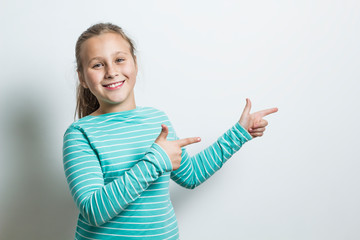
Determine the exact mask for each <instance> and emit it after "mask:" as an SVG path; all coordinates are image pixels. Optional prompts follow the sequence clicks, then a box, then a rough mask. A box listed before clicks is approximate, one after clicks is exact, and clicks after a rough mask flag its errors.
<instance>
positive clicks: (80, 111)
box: [75, 23, 136, 118]
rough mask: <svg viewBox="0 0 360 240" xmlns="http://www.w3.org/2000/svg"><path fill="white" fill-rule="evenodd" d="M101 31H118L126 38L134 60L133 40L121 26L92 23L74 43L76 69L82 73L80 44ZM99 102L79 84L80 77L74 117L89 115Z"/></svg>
mask: <svg viewBox="0 0 360 240" xmlns="http://www.w3.org/2000/svg"><path fill="white" fill-rule="evenodd" d="M103 33H118V34H120V35H121V36H122V37H123V38H124V40H126V41H127V42H128V43H129V45H130V53H131V55H132V57H133V59H134V60H135V59H136V58H135V51H136V49H135V46H134V43H133V41H132V40H131V39H130V38H129V37H128V36H127V35H126V34H125V33H124V31H123V30H122V28H121V27H119V26H117V25H115V24H112V23H98V24H94V25H92V26H91V27H89V28H88V29H87V30H86V31H84V32H83V33H82V34H81V35H80V37H79V38H78V40H77V42H76V45H75V57H76V65H77V69H76V70H77V71H78V72H79V73H80V74H82V75H83V71H84V69H83V65H82V61H81V56H80V52H81V46H82V44H83V43H84V42H85V41H86V40H88V39H89V38H92V37H94V36H99V35H101V34H103ZM99 106H100V105H99V102H98V100H97V99H96V97H95V96H94V95H93V94H92V93H91V92H90V90H89V89H88V88H84V87H83V86H82V85H81V82H80V79H79V82H78V85H77V90H76V109H75V117H76V114H77V116H78V118H82V117H85V116H87V115H89V114H90V113H92V112H94V111H95V110H96V109H98V108H99Z"/></svg>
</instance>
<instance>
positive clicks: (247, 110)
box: [241, 98, 251, 116]
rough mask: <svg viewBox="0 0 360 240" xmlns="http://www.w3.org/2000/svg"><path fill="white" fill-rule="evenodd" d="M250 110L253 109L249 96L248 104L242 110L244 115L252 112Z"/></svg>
mask: <svg viewBox="0 0 360 240" xmlns="http://www.w3.org/2000/svg"><path fill="white" fill-rule="evenodd" d="M250 110H251V101H250V99H249V98H247V99H246V105H245V108H244V111H243V112H242V114H241V115H242V116H246V115H249V114H250Z"/></svg>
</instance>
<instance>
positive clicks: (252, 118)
mask: <svg viewBox="0 0 360 240" xmlns="http://www.w3.org/2000/svg"><path fill="white" fill-rule="evenodd" d="M250 109H251V102H250V99H248V98H247V99H246V106H245V108H244V111H243V113H242V115H241V117H240V120H239V123H240V125H241V126H242V127H243V128H245V129H246V130H247V131H248V132H249V133H250V135H251V136H252V137H254V138H255V137H261V136H262V135H263V133H264V131H265V127H266V126H267V125H268V122H267V121H266V120H265V119H262V118H263V117H265V116H266V115H269V114H271V113H275V112H277V111H278V108H269V109H266V110H262V111H258V112H255V113H252V114H250Z"/></svg>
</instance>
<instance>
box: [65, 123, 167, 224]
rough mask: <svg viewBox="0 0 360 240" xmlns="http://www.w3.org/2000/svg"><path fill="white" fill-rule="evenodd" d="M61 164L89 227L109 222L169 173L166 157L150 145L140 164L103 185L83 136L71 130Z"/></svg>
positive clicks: (156, 145) (75, 129) (95, 158)
mask: <svg viewBox="0 0 360 240" xmlns="http://www.w3.org/2000/svg"><path fill="white" fill-rule="evenodd" d="M63 164H64V171H65V176H66V179H67V182H68V185H69V188H70V192H71V195H72V197H73V199H74V201H75V203H76V205H77V207H78V209H79V210H80V213H81V214H82V215H83V217H84V218H85V219H87V221H88V223H89V224H91V225H93V226H100V225H102V224H104V223H106V222H107V221H109V220H111V219H113V218H114V217H115V216H117V215H118V214H119V213H120V212H122V211H123V210H124V209H126V207H127V206H128V205H129V204H130V203H131V202H133V201H135V200H136V199H137V198H138V197H139V196H140V195H141V193H142V192H144V191H145V190H146V189H147V188H148V187H149V186H150V184H151V183H153V182H154V181H156V180H157V179H158V178H159V177H160V176H161V175H162V174H163V173H165V172H170V171H171V170H172V165H171V161H170V159H169V158H168V156H167V154H166V153H165V152H164V150H163V149H162V148H161V147H160V146H159V145H158V144H156V143H153V144H152V145H151V147H150V148H149V150H148V151H147V152H146V154H145V155H144V157H143V158H142V159H141V160H140V161H138V162H137V163H136V164H135V165H134V166H133V167H131V168H130V169H129V170H127V171H125V172H124V174H122V175H121V176H119V177H118V178H116V179H115V180H114V181H112V182H110V183H108V184H106V185H105V184H104V176H103V172H102V168H101V163H100V161H99V158H98V156H97V152H96V151H94V149H93V148H92V146H91V144H90V143H89V141H88V139H87V136H86V134H85V133H84V132H83V131H82V130H81V129H80V128H78V127H74V126H71V127H69V128H68V130H67V131H66V132H65V135H64V142H63Z"/></svg>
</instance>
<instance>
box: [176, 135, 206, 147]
mask: <svg viewBox="0 0 360 240" xmlns="http://www.w3.org/2000/svg"><path fill="white" fill-rule="evenodd" d="M175 141H176V142H177V143H178V144H179V146H180V147H185V146H187V145H190V144H193V143H197V142H200V141H201V139H200V138H199V137H191V138H183V139H179V140H175Z"/></svg>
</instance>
